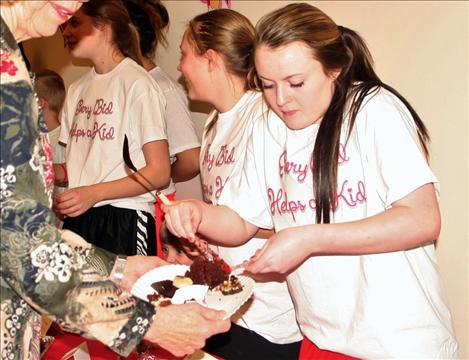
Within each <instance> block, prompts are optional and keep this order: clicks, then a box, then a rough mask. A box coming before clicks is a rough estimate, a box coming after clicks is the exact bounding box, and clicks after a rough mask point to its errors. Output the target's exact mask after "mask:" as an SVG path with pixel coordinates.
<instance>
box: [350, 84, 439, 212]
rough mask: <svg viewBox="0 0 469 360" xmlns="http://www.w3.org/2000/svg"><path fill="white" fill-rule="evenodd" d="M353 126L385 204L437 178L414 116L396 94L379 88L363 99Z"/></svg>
mask: <svg viewBox="0 0 469 360" xmlns="http://www.w3.org/2000/svg"><path fill="white" fill-rule="evenodd" d="M356 126H357V127H358V128H359V133H360V134H361V136H362V137H363V139H365V140H364V141H365V143H366V144H367V146H366V157H367V158H368V160H369V161H370V160H371V162H372V164H373V166H374V167H375V169H377V179H378V181H380V182H381V184H382V186H383V187H382V188H383V189H384V190H383V191H384V193H383V194H381V196H382V198H383V199H384V202H385V206H386V207H390V206H391V204H392V203H393V202H395V201H397V200H399V199H402V198H403V197H405V196H407V195H408V194H410V193H411V192H413V191H415V190H416V189H418V188H419V187H421V186H423V185H425V184H428V183H437V182H438V180H437V178H436V176H435V175H434V174H433V172H432V171H431V169H430V167H429V165H428V162H427V160H426V158H425V155H424V153H423V150H422V147H421V145H420V141H419V138H418V134H417V129H416V126H415V123H414V120H413V118H412V116H411V114H410V113H409V111H408V110H407V108H406V107H405V105H404V104H403V103H402V102H401V101H400V100H399V99H398V98H397V97H396V96H394V95H392V94H391V93H389V92H384V91H383V90H381V92H380V93H379V94H377V95H376V96H375V97H373V98H371V99H370V100H369V101H368V102H367V103H365V105H364V106H363V109H362V111H360V113H359V115H358V117H357V124H356Z"/></svg>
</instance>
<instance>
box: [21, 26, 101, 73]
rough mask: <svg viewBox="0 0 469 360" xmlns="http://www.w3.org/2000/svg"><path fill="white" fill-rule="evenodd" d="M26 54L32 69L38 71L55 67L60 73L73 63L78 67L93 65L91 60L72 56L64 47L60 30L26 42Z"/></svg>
mask: <svg viewBox="0 0 469 360" xmlns="http://www.w3.org/2000/svg"><path fill="white" fill-rule="evenodd" d="M23 44H24V49H25V53H26V56H27V58H28V60H29V62H30V63H31V71H34V72H37V71H41V70H44V69H53V70H54V71H57V72H58V73H59V74H60V73H62V70H63V69H65V68H66V67H68V66H70V65H73V66H78V67H91V66H93V65H92V63H91V62H90V61H89V60H83V59H75V58H72V56H71V55H70V53H69V52H68V50H67V49H66V48H65V47H64V42H63V38H62V35H61V33H60V31H57V32H56V33H55V34H54V35H53V36H52V37H47V38H36V39H30V40H27V41H25V42H23Z"/></svg>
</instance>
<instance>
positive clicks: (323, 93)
mask: <svg viewBox="0 0 469 360" xmlns="http://www.w3.org/2000/svg"><path fill="white" fill-rule="evenodd" d="M255 64H256V70H257V73H258V75H259V78H260V79H261V81H262V85H263V92H264V96H265V98H266V100H267V102H268V103H269V105H270V107H271V108H272V109H273V110H274V112H275V113H276V114H277V115H278V116H279V117H280V118H281V119H282V120H283V122H284V123H285V125H286V126H288V127H289V128H290V129H294V130H300V129H303V128H305V127H307V126H309V125H311V124H314V123H319V122H320V121H321V119H322V117H323V115H324V113H325V112H326V110H327V108H328V107H329V104H330V103H331V100H332V95H333V93H334V79H335V77H336V76H337V75H338V72H334V73H333V74H326V73H325V72H324V68H323V66H322V64H321V63H320V62H319V61H318V60H316V59H315V58H314V56H313V52H312V50H311V48H310V47H308V46H307V45H306V44H304V43H302V42H293V43H290V44H287V45H284V46H281V47H278V48H270V47H268V46H266V45H260V46H259V47H258V48H257V49H256V53H255Z"/></svg>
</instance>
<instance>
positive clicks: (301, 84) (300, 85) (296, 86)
mask: <svg viewBox="0 0 469 360" xmlns="http://www.w3.org/2000/svg"><path fill="white" fill-rule="evenodd" d="M304 84H305V83H304V82H303V81H302V82H300V83H297V84H290V86H291V87H294V88H299V87H302V86H303V85H304Z"/></svg>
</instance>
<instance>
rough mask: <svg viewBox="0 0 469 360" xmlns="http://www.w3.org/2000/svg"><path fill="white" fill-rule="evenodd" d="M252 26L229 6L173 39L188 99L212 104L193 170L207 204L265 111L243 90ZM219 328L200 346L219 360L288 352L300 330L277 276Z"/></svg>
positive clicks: (256, 240) (226, 256)
mask: <svg viewBox="0 0 469 360" xmlns="http://www.w3.org/2000/svg"><path fill="white" fill-rule="evenodd" d="M254 38H255V31H254V27H253V25H252V24H251V22H250V21H249V20H248V19H247V18H246V17H245V16H244V15H241V14H240V13H238V12H236V11H234V10H230V9H217V10H213V11H209V12H206V13H203V14H200V15H198V16H196V17H195V18H193V19H192V20H191V21H190V22H189V26H188V28H187V30H186V31H185V33H184V36H183V39H182V42H181V52H182V57H181V62H180V64H179V67H178V70H179V71H180V72H181V73H182V75H183V76H184V78H185V81H186V84H187V89H188V96H189V98H190V99H191V100H199V101H204V102H206V103H208V104H210V105H212V106H213V107H214V108H215V110H214V111H213V112H212V113H211V114H210V115H209V118H208V119H207V122H206V125H205V129H204V134H203V138H202V150H201V156H200V175H201V179H202V185H203V186H202V187H203V196H204V200H205V201H206V202H207V203H211V204H214V205H217V204H218V201H219V199H220V197H222V196H223V193H224V192H225V187H226V186H227V184H228V183H230V182H231V181H234V180H235V179H236V178H237V177H238V176H239V175H240V173H241V171H242V169H243V164H244V161H245V158H246V149H247V144H248V140H249V137H250V135H251V131H252V126H253V124H254V123H255V121H256V120H258V119H261V118H263V117H268V118H270V117H276V115H275V114H274V113H273V112H270V113H268V112H267V109H268V107H267V105H266V104H265V103H264V101H263V98H262V93H261V92H260V91H255V90H249V85H248V81H247V75H248V73H249V71H250V70H251V69H252V56H251V55H252V50H253V46H254ZM265 242H266V239H265V238H262V235H261V234H260V232H259V233H257V234H256V236H254V237H253V238H252V239H250V240H249V241H248V242H247V243H246V244H244V245H242V246H238V247H221V246H220V247H218V248H217V251H218V253H219V255H220V257H221V258H222V259H223V260H225V261H226V262H227V263H228V265H230V266H236V265H238V264H240V263H242V262H243V261H246V260H248V259H249V258H250V257H251V256H253V255H254V253H255V251H256V250H257V249H259V248H261V247H262V246H263V245H264V243H265ZM232 321H233V325H232V327H231V329H230V331H229V333H227V334H222V335H221V336H215V337H214V338H211V339H209V340H208V341H207V345H206V347H205V349H206V350H207V351H208V352H210V353H213V354H214V355H218V356H220V357H222V358H224V359H245V360H248V359H253V360H254V359H294V358H297V357H298V353H299V349H300V340H301V339H302V335H301V333H300V331H299V328H298V325H297V323H296V319H295V312H294V309H293V304H292V301H291V298H290V294H289V291H288V288H287V284H286V282H285V281H280V282H277V281H264V282H258V283H257V284H256V289H255V290H254V297H253V299H252V302H251V303H250V304H249V306H247V307H243V308H242V310H241V311H239V312H238V313H237V314H236V316H234V317H233V318H232Z"/></svg>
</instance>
